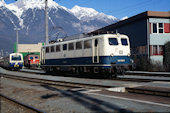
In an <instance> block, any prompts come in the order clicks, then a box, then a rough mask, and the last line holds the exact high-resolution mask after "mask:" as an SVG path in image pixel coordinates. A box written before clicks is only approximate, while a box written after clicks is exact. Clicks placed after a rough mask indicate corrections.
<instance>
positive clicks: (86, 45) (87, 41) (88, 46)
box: [84, 40, 91, 49]
mask: <svg viewBox="0 0 170 113" xmlns="http://www.w3.org/2000/svg"><path fill="white" fill-rule="evenodd" d="M88 48H91V40H86V41H84V49H88Z"/></svg>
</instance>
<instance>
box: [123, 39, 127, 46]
mask: <svg viewBox="0 0 170 113" xmlns="http://www.w3.org/2000/svg"><path fill="white" fill-rule="evenodd" d="M121 43H122V45H124V46H127V45H128V42H127V39H125V38H122V39H121Z"/></svg>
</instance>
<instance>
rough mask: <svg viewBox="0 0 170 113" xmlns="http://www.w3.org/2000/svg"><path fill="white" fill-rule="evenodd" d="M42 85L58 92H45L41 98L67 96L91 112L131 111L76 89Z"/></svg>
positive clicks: (119, 112) (128, 112)
mask: <svg viewBox="0 0 170 113" xmlns="http://www.w3.org/2000/svg"><path fill="white" fill-rule="evenodd" d="M41 86H42V87H44V88H46V89H48V90H51V91H56V92H57V93H59V94H56V95H55V94H51V95H50V94H47V95H42V96H41V98H42V99H49V98H53V97H55V96H58V95H60V96H61V95H62V96H64V97H69V98H71V99H72V100H74V101H76V102H77V103H79V104H81V105H83V106H84V107H86V108H87V109H89V110H90V111H91V112H93V113H98V112H101V113H106V112H118V113H132V111H129V110H126V109H122V108H120V107H119V106H117V105H114V104H113V103H109V102H106V101H103V100H100V99H96V98H93V97H90V96H88V95H86V94H83V93H81V92H78V91H70V90H61V89H57V88H55V87H52V86H49V85H44V84H43V85H41Z"/></svg>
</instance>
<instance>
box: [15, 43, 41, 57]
mask: <svg viewBox="0 0 170 113" xmlns="http://www.w3.org/2000/svg"><path fill="white" fill-rule="evenodd" d="M42 46H43V43H38V44H18V52H19V53H22V54H23V57H24V56H26V55H28V54H35V55H39V56H40V54H41V47H42ZM14 52H16V44H15V45H14Z"/></svg>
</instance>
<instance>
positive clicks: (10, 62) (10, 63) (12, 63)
mask: <svg viewBox="0 0 170 113" xmlns="http://www.w3.org/2000/svg"><path fill="white" fill-rule="evenodd" d="M0 66H1V67H4V68H7V69H12V70H19V69H22V67H23V55H22V54H20V53H11V54H10V55H9V56H7V57H4V58H3V60H1V61H0Z"/></svg>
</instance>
